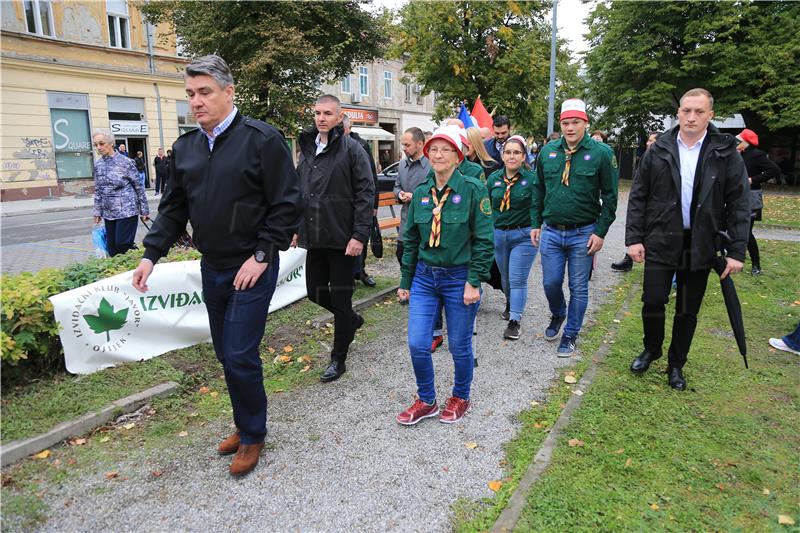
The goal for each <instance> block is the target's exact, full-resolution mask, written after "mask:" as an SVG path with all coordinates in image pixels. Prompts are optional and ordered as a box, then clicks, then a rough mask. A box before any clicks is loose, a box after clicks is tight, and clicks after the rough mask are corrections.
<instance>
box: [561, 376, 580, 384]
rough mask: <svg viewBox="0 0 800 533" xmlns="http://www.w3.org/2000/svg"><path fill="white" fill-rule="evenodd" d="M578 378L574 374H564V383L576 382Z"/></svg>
mask: <svg viewBox="0 0 800 533" xmlns="http://www.w3.org/2000/svg"><path fill="white" fill-rule="evenodd" d="M577 382H578V379H577V378H576V377H575V376H564V383H569V384H570V385H572V384H573V383H577Z"/></svg>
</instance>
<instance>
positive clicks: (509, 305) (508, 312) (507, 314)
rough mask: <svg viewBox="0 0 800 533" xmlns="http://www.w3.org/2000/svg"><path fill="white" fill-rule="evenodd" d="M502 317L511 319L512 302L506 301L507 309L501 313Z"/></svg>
mask: <svg viewBox="0 0 800 533" xmlns="http://www.w3.org/2000/svg"><path fill="white" fill-rule="evenodd" d="M500 318H502V319H503V320H509V319H510V318H511V304H510V303H508V302H506V310H505V311H503V312H502V313H500Z"/></svg>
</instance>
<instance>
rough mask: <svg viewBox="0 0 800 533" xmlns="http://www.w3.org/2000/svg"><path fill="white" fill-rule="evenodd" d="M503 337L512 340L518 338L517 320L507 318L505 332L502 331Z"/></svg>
mask: <svg viewBox="0 0 800 533" xmlns="http://www.w3.org/2000/svg"><path fill="white" fill-rule="evenodd" d="M503 338H504V339H511V340H512V341H515V340H517V339H519V322H517V321H516V320H509V321H508V327H507V328H506V331H505V333H503Z"/></svg>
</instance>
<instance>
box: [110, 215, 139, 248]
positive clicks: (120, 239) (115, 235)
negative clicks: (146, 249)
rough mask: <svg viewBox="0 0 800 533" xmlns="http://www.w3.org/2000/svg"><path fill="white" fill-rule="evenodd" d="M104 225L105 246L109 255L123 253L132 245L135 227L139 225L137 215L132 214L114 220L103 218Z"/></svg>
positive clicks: (134, 237)
mask: <svg viewBox="0 0 800 533" xmlns="http://www.w3.org/2000/svg"><path fill="white" fill-rule="evenodd" d="M104 221H105V226H106V248H107V249H108V255H109V257H114V256H115V255H119V254H124V253H125V252H127V251H128V250H130V249H131V248H133V247H134V243H133V241H134V239H136V228H137V227H138V226H139V217H138V216H136V215H133V216H132V217H127V218H118V219H116V220H111V219H108V218H106V219H104Z"/></svg>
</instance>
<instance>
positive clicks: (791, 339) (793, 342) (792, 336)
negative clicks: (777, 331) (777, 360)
mask: <svg viewBox="0 0 800 533" xmlns="http://www.w3.org/2000/svg"><path fill="white" fill-rule="evenodd" d="M781 340H782V341H783V342H784V344H786V346H788V347H789V348H791V349H792V350H796V351H800V323H798V324H797V327H796V328H794V331H793V332H791V333H789V334H788V335H784V336H783V338H782V339H781Z"/></svg>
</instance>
